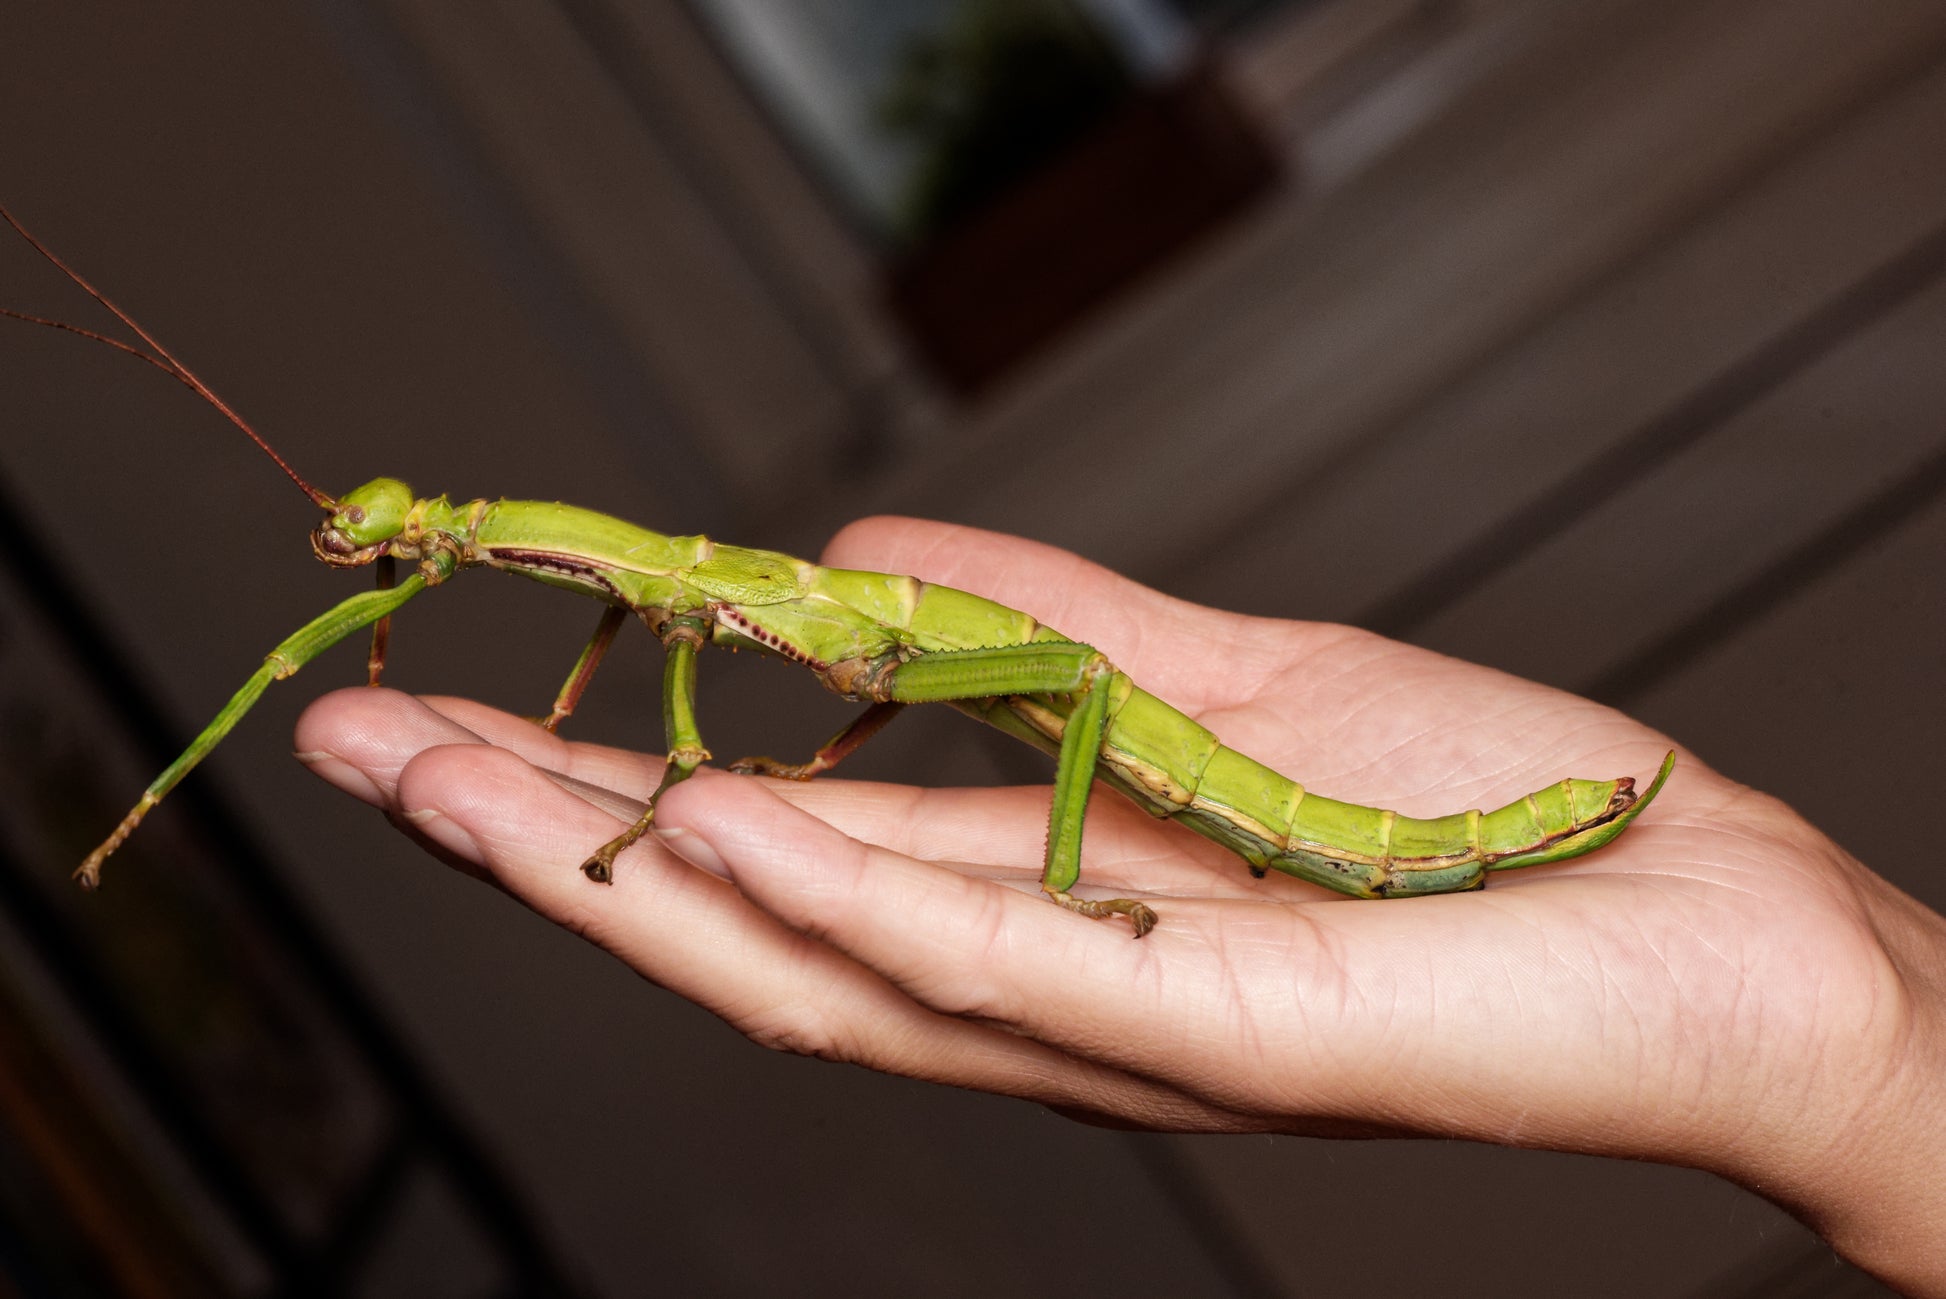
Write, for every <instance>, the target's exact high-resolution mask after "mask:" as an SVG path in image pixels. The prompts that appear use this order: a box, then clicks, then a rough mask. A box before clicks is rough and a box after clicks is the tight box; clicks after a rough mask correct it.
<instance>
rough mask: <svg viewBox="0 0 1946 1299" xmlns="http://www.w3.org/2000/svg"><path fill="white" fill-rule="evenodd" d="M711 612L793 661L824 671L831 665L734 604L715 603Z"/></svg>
mask: <svg viewBox="0 0 1946 1299" xmlns="http://www.w3.org/2000/svg"><path fill="white" fill-rule="evenodd" d="M710 613H711V615H712V616H713V617H715V619H716V620H717V621H718V622H719V623H721V624H723V625H724V626H726V627H728V628H729V629H730V630H732V631H734V632H735V633H736V634H737V635H739V636H743V637H747V638H748V639H750V640H753V641H755V642H757V644H759V645H762V646H764V647H765V648H766V649H773V650H776V651H777V652H778V653H779V654H781V655H783V656H784V657H785V658H787V659H789V660H790V661H791V662H793V663H802V664H803V665H804V666H805V667H807V668H810V669H811V670H812V671H813V672H823V671H825V670H826V669H827V668H829V667H830V666H831V665H830V664H829V663H826V662H825V661H824V660H823V659H821V658H817V657H814V656H813V655H812V654H810V653H809V652H808V651H806V650H805V649H804V648H803V647H802V646H801V645H797V644H794V643H792V642H791V641H788V640H786V639H785V638H784V637H782V636H779V635H778V634H777V633H776V632H774V631H770V630H767V629H766V628H763V627H759V626H757V625H756V624H755V623H753V622H751V621H750V619H749V618H748V617H746V616H745V615H744V614H743V613H742V611H740V610H738V609H737V608H736V607H735V606H733V605H727V604H713V605H711V606H710Z"/></svg>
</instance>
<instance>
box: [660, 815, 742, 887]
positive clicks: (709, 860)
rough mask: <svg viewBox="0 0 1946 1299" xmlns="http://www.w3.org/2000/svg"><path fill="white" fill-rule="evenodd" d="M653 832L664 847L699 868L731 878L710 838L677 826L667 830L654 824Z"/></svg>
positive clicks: (707, 872) (705, 871) (721, 878)
mask: <svg viewBox="0 0 1946 1299" xmlns="http://www.w3.org/2000/svg"><path fill="white" fill-rule="evenodd" d="M651 832H652V833H653V834H654V835H655V837H656V838H657V839H660V840H661V841H662V846H663V847H664V848H667V849H668V850H669V851H670V852H672V853H674V854H676V856H678V857H680V858H682V859H683V860H684V861H686V862H688V863H689V864H690V865H691V866H694V867H695V868H696V869H697V870H699V871H703V872H704V873H706V874H709V875H714V876H716V878H718V879H720V880H726V879H729V878H730V868H729V867H728V866H725V865H724V864H723V859H722V858H721V857H719V856H718V855H717V852H716V849H715V848H713V847H711V846H710V842H709V840H707V839H705V838H703V836H701V835H699V834H697V833H696V832H695V831H694V830H683V829H675V828H672V829H668V830H665V829H663V828H662V827H661V826H654V827H652V828H651Z"/></svg>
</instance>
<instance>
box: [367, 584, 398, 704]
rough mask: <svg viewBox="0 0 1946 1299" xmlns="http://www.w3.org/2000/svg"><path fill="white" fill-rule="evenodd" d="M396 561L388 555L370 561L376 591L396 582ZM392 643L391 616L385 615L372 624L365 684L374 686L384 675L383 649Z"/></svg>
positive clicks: (384, 589) (388, 587)
mask: <svg viewBox="0 0 1946 1299" xmlns="http://www.w3.org/2000/svg"><path fill="white" fill-rule="evenodd" d="M398 568H399V566H398V561H397V560H395V559H393V558H392V557H391V556H390V555H380V556H379V557H378V558H377V559H375V560H373V561H372V572H373V574H374V575H375V576H376V577H377V578H378V589H379V590H381V591H389V590H391V589H392V584H393V583H394V582H395V581H397V580H398ZM391 642H392V615H391V614H389V613H388V614H385V615H383V616H382V617H380V618H379V620H378V621H377V622H375V623H373V624H372V648H371V652H370V653H369V654H367V655H366V656H365V684H366V685H368V686H375V685H378V684H379V679H380V678H381V677H383V676H384V675H385V649H386V646H388V645H390V644H391Z"/></svg>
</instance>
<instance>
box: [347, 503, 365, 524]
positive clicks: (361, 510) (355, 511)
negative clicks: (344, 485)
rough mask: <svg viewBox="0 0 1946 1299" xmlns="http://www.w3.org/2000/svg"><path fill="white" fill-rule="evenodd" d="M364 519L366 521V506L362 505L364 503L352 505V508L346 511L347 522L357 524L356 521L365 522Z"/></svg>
mask: <svg viewBox="0 0 1946 1299" xmlns="http://www.w3.org/2000/svg"><path fill="white" fill-rule="evenodd" d="M364 521H365V507H364V506H362V505H354V506H352V507H351V508H350V509H348V510H346V511H345V522H346V523H353V524H356V523H363V522H364Z"/></svg>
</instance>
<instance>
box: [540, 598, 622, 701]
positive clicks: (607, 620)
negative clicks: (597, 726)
mask: <svg viewBox="0 0 1946 1299" xmlns="http://www.w3.org/2000/svg"><path fill="white" fill-rule="evenodd" d="M627 616H628V610H626V609H624V608H622V607H621V606H620V605H610V606H609V607H608V608H606V609H604V610H602V613H601V621H600V622H598V623H596V624H595V634H594V635H592V636H590V637H589V638H588V643H587V645H586V646H584V647H583V648H582V650H581V657H580V658H578V659H576V660H575V661H574V668H573V670H572V671H570V672H569V673H568V679H567V680H566V681H564V682H562V683H561V693H560V694H558V695H556V696H554V707H553V708H552V709H550V710H549V711H548V714H547V716H545V717H539V718H535V719H534V720H536V721H538V722H539V723H540V724H541V729H542V730H544V731H554V730H558V729H560V726H561V723H562V722H565V721H567V720H568V718H570V717H572V716H574V710H575V706H576V705H578V704H579V703H580V702H581V692H582V691H584V690H586V689H587V688H588V683H589V682H590V681H592V680H594V677H595V669H596V668H598V667H600V666H601V660H602V656H603V655H604V654H606V653H608V647H609V646H610V645H612V644H614V642H615V633H616V632H617V631H619V630H620V629H621V626H622V619H623V618H626V617H627Z"/></svg>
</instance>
